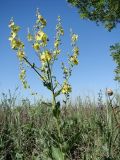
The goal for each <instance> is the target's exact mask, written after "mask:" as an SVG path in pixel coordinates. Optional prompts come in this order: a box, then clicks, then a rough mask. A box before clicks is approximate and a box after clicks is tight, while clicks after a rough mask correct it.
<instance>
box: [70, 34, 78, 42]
mask: <svg viewBox="0 0 120 160" xmlns="http://www.w3.org/2000/svg"><path fill="white" fill-rule="evenodd" d="M71 39H72V42H75V41H77V40H78V35H77V34H73V35H72V38H71Z"/></svg>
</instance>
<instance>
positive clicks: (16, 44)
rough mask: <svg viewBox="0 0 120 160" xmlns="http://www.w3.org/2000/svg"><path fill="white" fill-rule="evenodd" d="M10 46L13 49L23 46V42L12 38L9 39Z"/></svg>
mask: <svg viewBox="0 0 120 160" xmlns="http://www.w3.org/2000/svg"><path fill="white" fill-rule="evenodd" d="M11 48H12V49H15V50H17V49H19V48H24V44H23V43H22V42H21V41H20V40H17V39H13V40H11Z"/></svg>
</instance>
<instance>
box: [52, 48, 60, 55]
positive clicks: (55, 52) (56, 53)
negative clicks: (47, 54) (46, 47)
mask: <svg viewBox="0 0 120 160" xmlns="http://www.w3.org/2000/svg"><path fill="white" fill-rule="evenodd" d="M60 52H61V50H60V49H57V50H55V51H53V53H54V54H55V55H58V54H60Z"/></svg>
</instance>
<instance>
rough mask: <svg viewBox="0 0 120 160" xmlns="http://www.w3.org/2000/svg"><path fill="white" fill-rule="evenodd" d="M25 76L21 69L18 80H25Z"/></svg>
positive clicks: (24, 71)
mask: <svg viewBox="0 0 120 160" xmlns="http://www.w3.org/2000/svg"><path fill="white" fill-rule="evenodd" d="M25 74H26V70H24V69H22V70H21V72H20V74H19V78H20V80H23V79H24V78H25Z"/></svg>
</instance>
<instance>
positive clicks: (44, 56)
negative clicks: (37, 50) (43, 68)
mask: <svg viewBox="0 0 120 160" xmlns="http://www.w3.org/2000/svg"><path fill="white" fill-rule="evenodd" d="M40 59H41V61H42V62H43V63H45V62H49V61H50V60H51V59H52V55H51V53H50V52H49V51H48V50H47V51H45V52H43V53H42V55H41V56H40Z"/></svg>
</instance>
